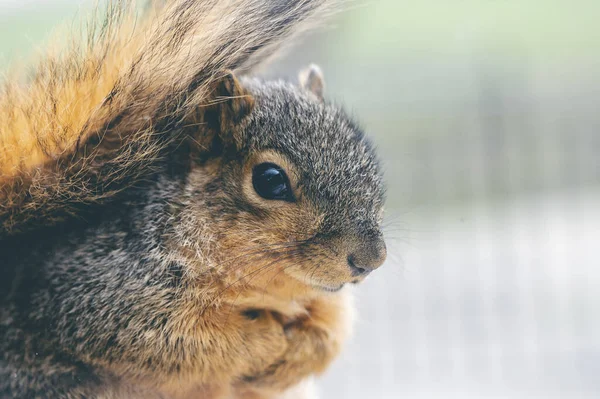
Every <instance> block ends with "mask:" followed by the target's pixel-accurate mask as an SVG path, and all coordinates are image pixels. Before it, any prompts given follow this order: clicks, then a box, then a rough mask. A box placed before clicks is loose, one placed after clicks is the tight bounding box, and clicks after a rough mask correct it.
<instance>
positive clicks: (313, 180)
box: [244, 80, 384, 233]
mask: <svg viewBox="0 0 600 399" xmlns="http://www.w3.org/2000/svg"><path fill="white" fill-rule="evenodd" d="M244 84H246V85H247V86H248V88H249V89H250V91H251V92H252V93H253V95H254V97H255V100H256V107H255V109H254V112H253V113H252V114H251V115H250V117H249V124H248V127H247V128H246V132H245V133H246V135H247V145H248V147H249V149H250V151H259V150H264V149H274V150H276V151H279V152H281V153H283V154H285V155H286V156H287V157H288V158H289V159H290V160H291V161H292V162H293V163H294V165H295V167H296V168H298V169H299V171H300V173H301V174H302V184H303V187H304V189H305V193H306V195H307V196H309V197H310V199H311V200H312V201H313V202H314V203H315V205H316V206H317V207H318V208H319V209H320V210H321V211H322V212H323V213H324V214H325V215H326V222H327V227H328V229H329V230H333V229H355V232H356V233H367V232H368V231H369V230H377V229H378V227H377V226H378V224H379V221H380V217H381V213H380V212H381V207H382V206H383V199H384V187H383V182H382V176H381V171H380V167H379V161H378V159H377V156H376V154H375V151H374V148H373V145H372V144H371V143H370V141H369V140H368V139H367V138H366V137H365V135H364V133H363V131H362V130H361V129H360V127H359V126H358V125H357V124H356V123H355V122H354V121H353V120H352V119H351V118H349V117H348V115H347V114H346V113H345V112H344V111H343V110H342V109H341V108H339V107H337V106H335V105H333V104H330V103H328V102H321V101H319V100H318V99H316V98H315V97H314V96H312V95H310V93H308V92H306V91H303V90H299V89H298V87H296V86H294V85H292V84H290V83H286V82H283V81H277V82H260V81H258V80H245V81H244Z"/></svg>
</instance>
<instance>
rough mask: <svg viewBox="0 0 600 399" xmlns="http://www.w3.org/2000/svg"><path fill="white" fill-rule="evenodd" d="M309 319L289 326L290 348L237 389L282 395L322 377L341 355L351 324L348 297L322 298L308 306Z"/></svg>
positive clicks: (345, 295)
mask: <svg viewBox="0 0 600 399" xmlns="http://www.w3.org/2000/svg"><path fill="white" fill-rule="evenodd" d="M307 311H308V315H307V316H306V317H304V318H301V319H299V320H294V321H292V322H290V323H289V324H286V325H285V327H284V329H285V333H286V337H287V341H288V347H287V349H286V351H285V352H284V353H283V355H282V356H281V357H279V358H278V359H277V361H276V362H275V363H273V364H272V365H270V366H269V367H268V368H267V369H265V370H263V371H262V372H260V373H258V374H255V375H250V376H246V377H245V378H244V382H243V383H241V384H239V387H238V389H239V390H240V391H243V390H255V391H256V392H261V391H263V392H264V395H263V396H257V397H271V396H270V395H271V393H273V392H283V391H284V390H286V389H288V388H289V387H292V386H294V385H296V384H298V383H299V382H301V381H302V380H304V379H305V378H307V377H309V376H311V375H313V374H320V373H322V372H323V371H324V370H325V369H326V368H327V366H329V364H330V363H331V361H332V360H333V359H334V358H335V357H336V356H337V355H338V353H339V351H340V348H341V345H342V344H343V342H344V341H345V339H346V337H347V336H348V333H349V330H350V326H351V322H352V314H353V312H352V306H351V302H350V297H349V294H348V293H338V294H335V295H328V296H323V297H321V298H318V299H315V300H313V301H311V303H310V304H309V305H308V306H307Z"/></svg>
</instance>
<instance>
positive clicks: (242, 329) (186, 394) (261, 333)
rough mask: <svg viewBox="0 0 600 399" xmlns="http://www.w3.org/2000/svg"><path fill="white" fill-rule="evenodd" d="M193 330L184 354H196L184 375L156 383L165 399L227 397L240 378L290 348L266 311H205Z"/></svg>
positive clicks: (271, 362) (251, 373) (272, 317)
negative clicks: (230, 388)
mask: <svg viewBox="0 0 600 399" xmlns="http://www.w3.org/2000/svg"><path fill="white" fill-rule="evenodd" d="M192 330H193V331H191V330H189V329H186V331H185V333H186V334H191V335H193V336H194V337H195V339H194V344H193V345H192V346H188V347H187V348H185V350H186V351H192V350H194V349H195V351H198V352H199V354H198V355H197V357H194V359H195V360H192V361H191V364H189V366H190V368H188V369H187V370H186V371H187V372H184V374H181V373H177V374H175V375H173V376H172V377H173V378H170V379H169V380H168V381H167V383H166V384H161V385H162V387H161V388H160V391H161V392H162V393H164V394H165V395H166V396H168V397H174V398H197V397H198V395H201V397H203V398H225V397H229V394H227V393H225V392H226V391H229V387H231V384H233V383H234V382H235V381H236V380H237V379H239V376H240V375H253V374H257V373H260V372H262V371H263V370H265V369H266V368H268V367H269V365H270V364H273V363H274V362H276V361H277V359H278V358H280V357H281V356H283V354H284V353H285V351H286V350H287V346H288V345H289V342H288V338H287V334H286V332H285V331H284V327H283V325H282V323H281V320H280V319H279V318H277V317H275V315H274V314H273V313H272V312H270V311H266V310H255V309H240V308H232V309H231V311H225V310H224V308H219V309H213V310H209V311H207V313H206V314H205V315H204V317H203V322H201V323H199V325H196V326H194V327H193V328H192ZM174 353H175V352H174ZM175 360H177V359H175ZM178 364H180V363H178ZM186 375H187V376H188V377H186ZM186 380H187V381H189V382H188V383H186V382H184V381H186ZM209 392H210V393H209Z"/></svg>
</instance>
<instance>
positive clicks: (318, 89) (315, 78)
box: [299, 64, 325, 101]
mask: <svg viewBox="0 0 600 399" xmlns="http://www.w3.org/2000/svg"><path fill="white" fill-rule="evenodd" d="M299 80H300V87H301V88H302V89H304V90H307V91H310V92H311V93H312V94H314V95H315V96H316V97H317V98H318V99H319V100H321V101H323V90H324V88H325V79H324V78H323V72H322V71H321V68H319V67H318V66H317V65H315V64H310V65H309V66H308V67H306V68H305V69H303V70H302V71H300V74H299Z"/></svg>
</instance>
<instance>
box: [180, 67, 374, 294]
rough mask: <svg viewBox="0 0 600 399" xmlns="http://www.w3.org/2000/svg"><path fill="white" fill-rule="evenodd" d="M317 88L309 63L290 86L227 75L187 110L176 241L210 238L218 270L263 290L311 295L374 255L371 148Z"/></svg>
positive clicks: (352, 278)
mask: <svg viewBox="0 0 600 399" xmlns="http://www.w3.org/2000/svg"><path fill="white" fill-rule="evenodd" d="M322 90H323V79H322V75H321V73H320V71H319V70H318V68H317V67H315V66H311V67H309V68H308V70H307V71H306V72H304V73H303V74H301V75H300V85H299V86H295V85H292V84H290V83H285V82H281V81H278V82H263V81H259V80H255V79H243V80H238V79H236V78H235V77H234V76H233V74H227V75H226V76H225V77H224V78H222V79H220V80H219V82H218V84H217V85H216V86H215V93H216V94H215V102H214V103H212V104H210V105H209V106H207V107H202V108H199V109H198V111H197V112H196V114H195V115H194V116H193V117H192V118H191V119H192V122H191V123H189V124H188V126H189V127H188V129H193V132H192V133H191V134H190V136H191V141H192V142H193V150H192V151H191V153H192V157H191V158H192V167H191V172H190V174H189V176H188V181H187V201H186V202H187V206H186V210H185V211H184V213H185V217H184V219H185V221H186V222H185V223H184V225H185V226H187V227H185V229H186V231H187V234H186V241H187V240H189V241H188V242H193V241H194V240H195V238H194V237H193V235H194V234H197V235H198V243H197V245H203V244H202V240H206V239H207V238H208V237H212V242H214V243H216V244H215V245H217V246H218V250H216V251H214V252H215V253H219V254H221V255H220V256H219V260H218V261H215V262H213V267H214V268H218V269H219V272H221V271H222V272H225V273H229V272H231V273H232V275H233V276H235V277H236V278H239V279H243V280H244V281H245V282H246V283H248V284H250V285H257V286H258V285H262V286H263V287H264V288H265V289H267V290H272V289H274V287H276V286H277V287H282V289H284V290H288V291H289V290H290V287H294V288H292V290H297V289H298V287H301V288H302V289H303V290H308V291H310V292H319V291H335V290H338V289H339V288H341V287H342V286H343V285H344V284H346V283H351V282H352V283H355V282H359V281H361V280H362V279H363V278H364V277H365V276H366V275H367V274H368V273H369V272H371V271H372V270H374V269H376V268H378V267H379V266H380V265H381V264H382V263H383V262H384V260H385V258H386V247H385V243H384V240H383V235H382V232H381V229H380V223H381V218H382V212H383V202H384V186H383V181H382V176H381V171H380V167H379V163H378V160H377V157H376V154H375V151H374V149H373V146H372V145H371V144H370V143H369V141H368V140H367V139H366V138H365V136H364V134H363V132H362V131H361V129H360V128H359V127H358V126H357V125H356V124H355V123H354V122H353V121H352V120H351V119H350V118H349V117H348V116H347V115H346V114H345V113H344V112H343V111H342V110H341V109H339V108H337V107H335V106H334V105H331V104H329V103H327V102H326V101H324V99H323V96H322ZM192 252H196V251H192ZM223 254H224V255H223ZM266 284H272V285H273V287H270V286H269V287H267V286H265V285H266Z"/></svg>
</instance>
